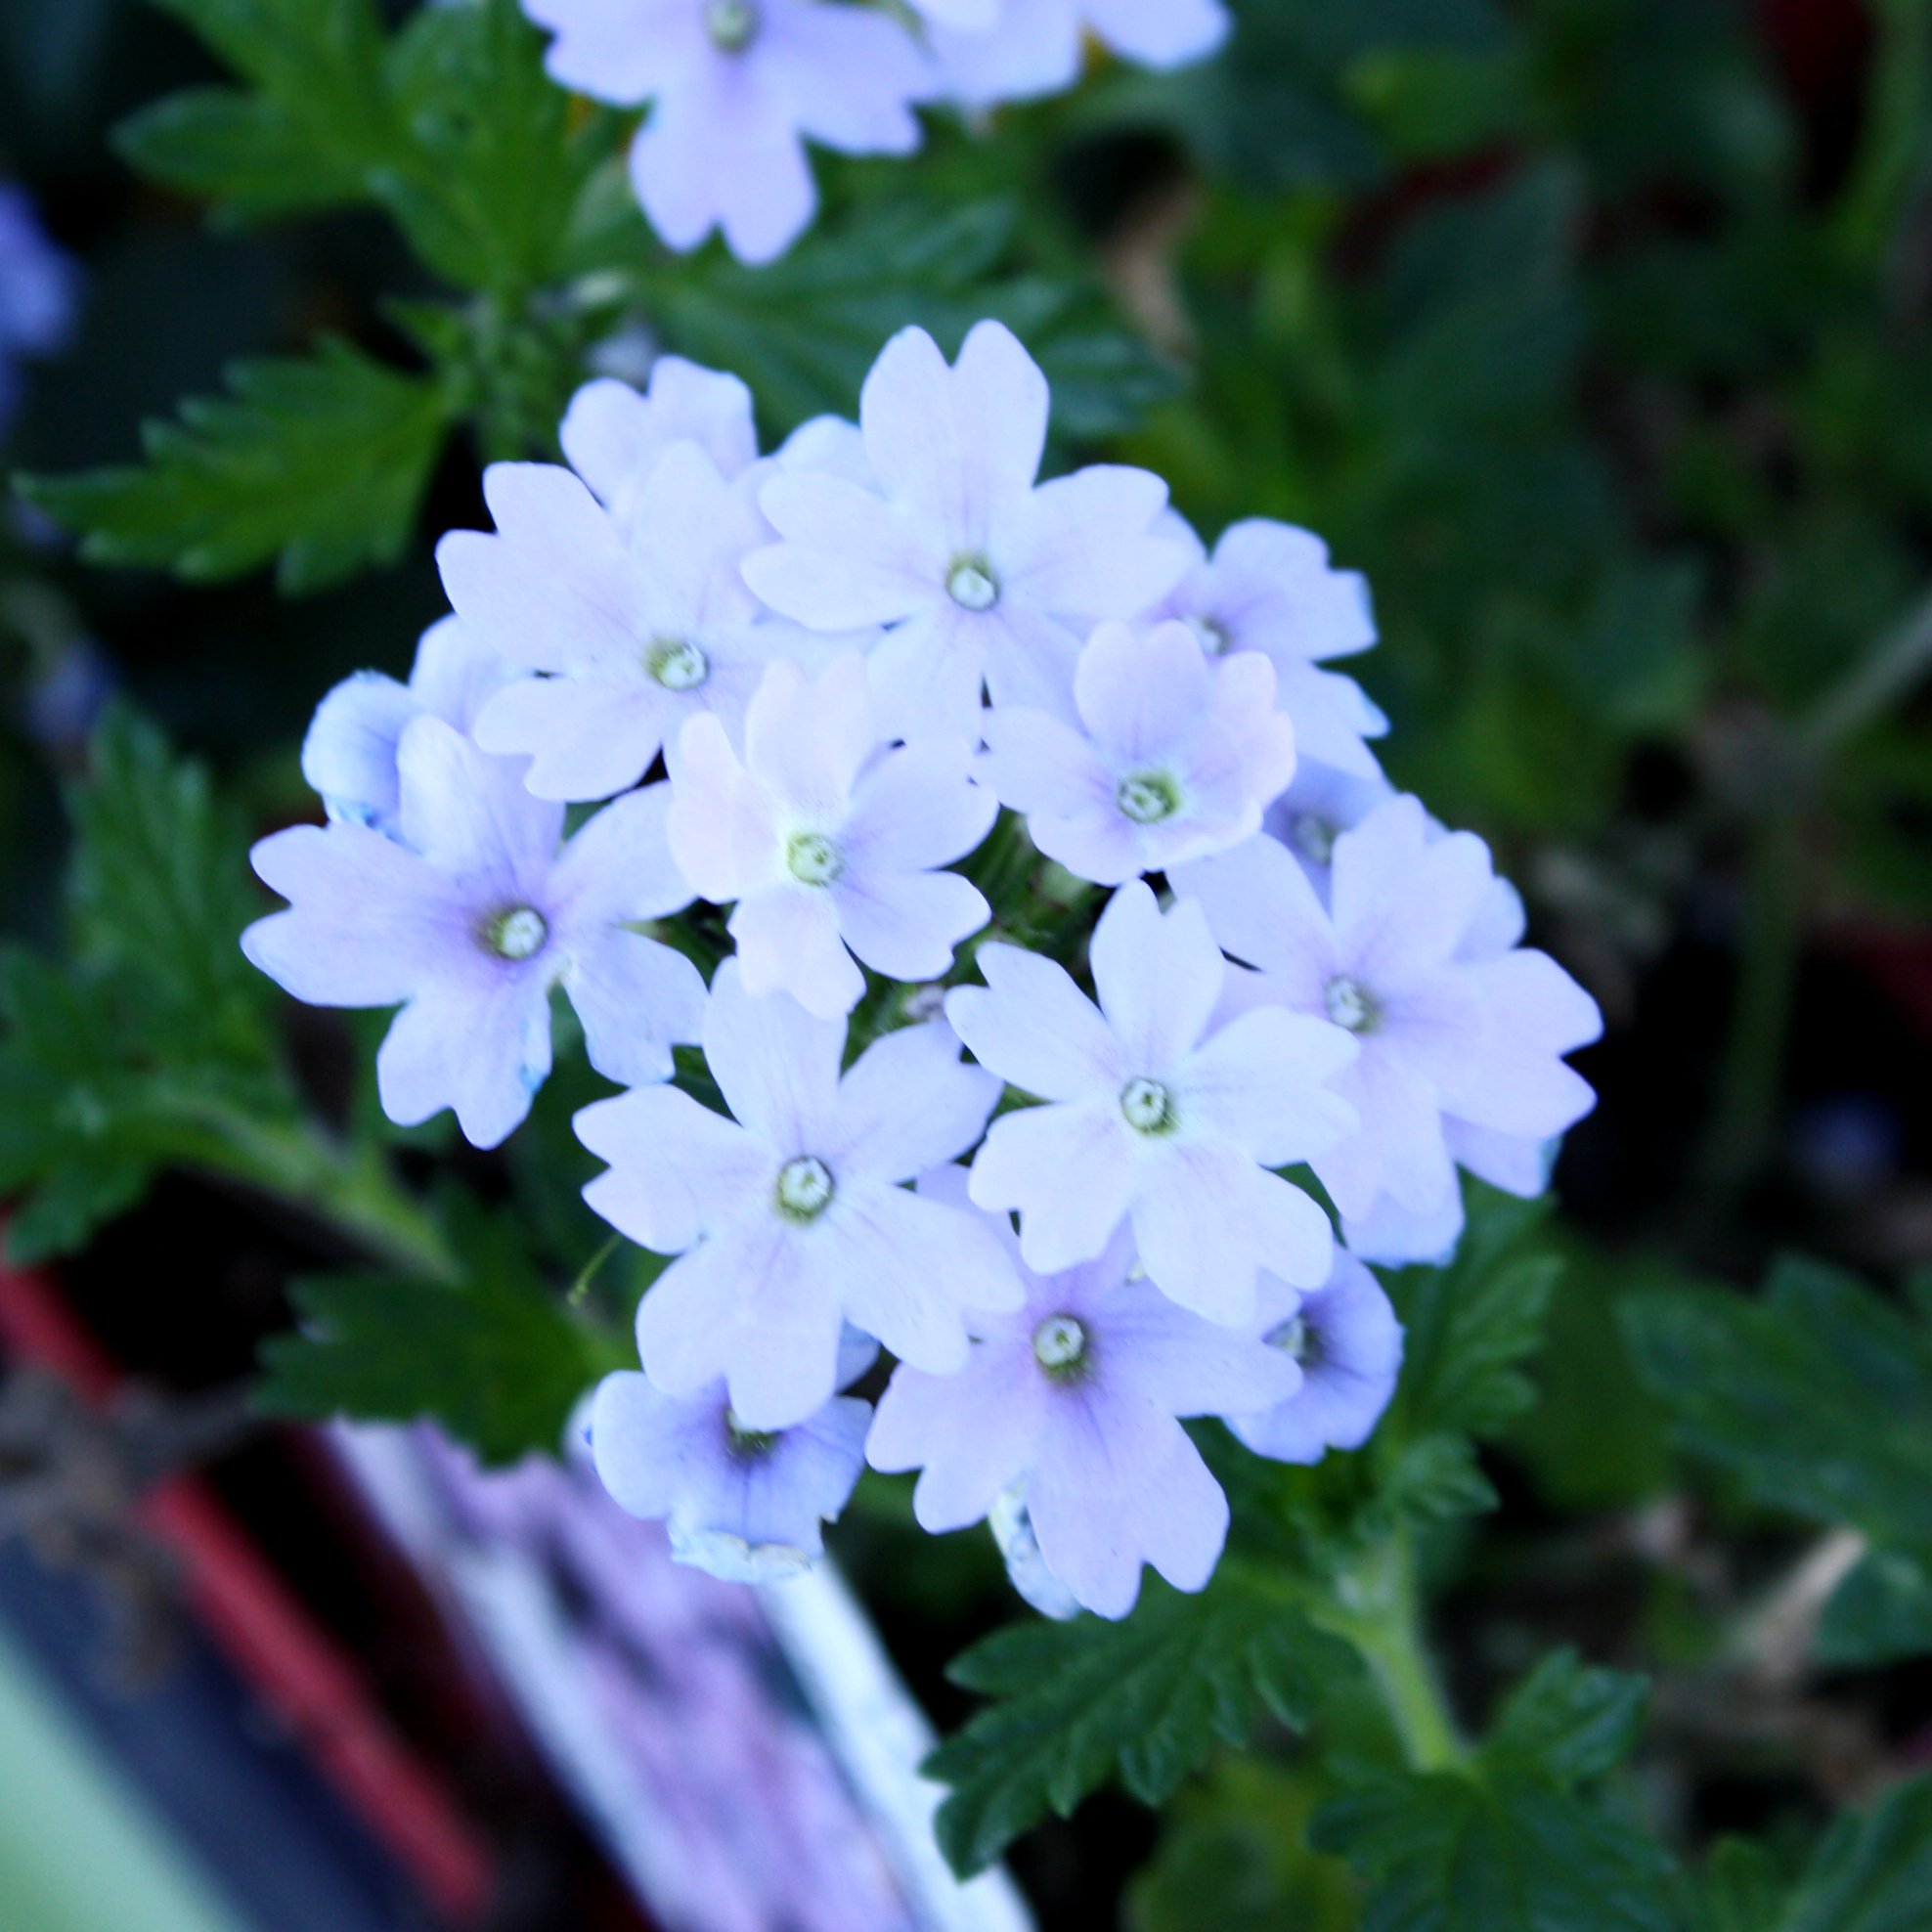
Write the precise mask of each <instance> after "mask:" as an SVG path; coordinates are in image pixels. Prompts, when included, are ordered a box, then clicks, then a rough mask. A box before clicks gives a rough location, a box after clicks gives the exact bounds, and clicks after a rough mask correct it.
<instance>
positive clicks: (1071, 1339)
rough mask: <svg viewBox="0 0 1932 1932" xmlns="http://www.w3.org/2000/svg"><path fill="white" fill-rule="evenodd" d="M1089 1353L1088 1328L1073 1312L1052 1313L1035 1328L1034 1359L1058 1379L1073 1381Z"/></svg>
mask: <svg viewBox="0 0 1932 1932" xmlns="http://www.w3.org/2000/svg"><path fill="white" fill-rule="evenodd" d="M1086 1352H1087V1332H1086V1329H1085V1328H1084V1327H1083V1326H1082V1325H1081V1324H1080V1323H1079V1322H1076V1320H1075V1319H1074V1317H1073V1316H1072V1315H1049V1316H1047V1318H1046V1320H1045V1321H1043V1322H1042V1323H1040V1325H1039V1327H1038V1328H1036V1329H1034V1331H1033V1360H1034V1361H1036V1362H1037V1363H1038V1364H1039V1365H1040V1367H1041V1368H1043V1369H1044V1370H1045V1371H1046V1372H1047V1374H1048V1375H1050V1376H1052V1377H1053V1378H1054V1380H1055V1381H1057V1382H1065V1381H1070V1380H1072V1378H1073V1377H1074V1376H1075V1375H1076V1374H1077V1373H1078V1371H1079V1368H1080V1365H1081V1363H1083V1362H1084V1361H1085V1360H1086Z"/></svg>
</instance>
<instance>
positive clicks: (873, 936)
mask: <svg viewBox="0 0 1932 1932" xmlns="http://www.w3.org/2000/svg"><path fill="white" fill-rule="evenodd" d="M883 745H884V738H883V734H882V732H881V729H880V726H879V724H878V721H877V718H876V716H875V712H874V707H873V702H872V695H871V688H870V684H869V681H868V679H867V675H866V667H865V664H864V662H863V661H862V660H861V659H860V658H858V657H857V656H856V655H848V656H845V657H842V658H840V659H838V660H837V661H836V662H835V663H834V664H833V665H832V666H831V667H830V668H829V669H828V670H827V671H826V672H825V673H824V675H823V676H822V677H820V678H819V679H818V680H817V681H816V682H815V683H814V682H812V681H810V680H808V679H807V678H806V676H805V674H804V673H803V672H802V671H800V670H799V669H798V668H797V667H796V666H794V665H790V664H777V665H773V666H772V667H771V669H770V670H769V671H768V673H767V674H766V679H765V681H764V683H763V684H761V685H760V687H759V690H758V694H757V696H756V697H754V698H753V700H752V702H751V707H750V710H749V712H748V714H747V717H746V720H745V755H744V758H743V759H742V760H740V759H739V757H738V755H737V753H736V752H735V751H733V750H732V748H731V744H730V741H729V739H728V738H727V737H726V736H725V733H724V728H723V726H722V725H721V724H719V722H718V721H717V720H716V719H710V718H705V719H696V720H693V721H692V722H691V723H690V724H687V725H686V726H685V727H684V733H683V736H682V737H681V739H680V740H679V746H678V752H679V755H678V759H677V762H676V766H675V768H674V771H673V776H672V782H673V789H674V791H675V793H676V798H677V803H676V804H675V805H674V806H673V807H672V812H671V819H670V835H671V850H672V852H673V854H674V855H675V856H676V857H677V859H678V862H679V864H680V865H681V866H682V867H683V870H684V875H685V877H686V878H688V879H689V880H690V882H691V884H692V885H693V886H694V887H695V888H696V889H697V891H698V892H699V893H700V894H702V896H703V897H704V898H706V899H708V900H712V901H713V902H714V903H715V904H721V905H723V904H731V903H733V902H735V910H734V911H733V912H732V914H731V936H732V938H733V939H734V940H736V942H737V944H738V958H739V963H740V966H741V969H742V971H743V973H744V980H745V986H746V988H747V989H748V990H750V991H751V992H753V993H765V992H770V991H772V990H774V989H778V988H782V989H783V990H785V991H787V992H789V993H790V994H791V995H792V996H793V997H794V998H796V999H797V1000H798V1001H799V1002H800V1003H801V1004H802V1005H803V1006H805V1007H806V1008H807V1009H808V1010H809V1011H811V1012H812V1013H816V1014H818V1015H820V1016H821V1017H823V1018H828V1019H829V1018H833V1017H835V1016H837V1015H839V1014H843V1013H848V1012H850V1011H851V1010H852V1008H853V1007H854V1005H856V1003H857V1000H858V997H859V995H860V994H861V993H862V992H863V991H864V989H865V976H864V975H863V974H862V973H861V972H860V971H859V970H858V967H857V965H856V963H855V962H854V954H856V955H857V957H858V958H859V959H862V960H863V961H864V962H865V963H866V965H868V966H870V967H872V968H874V969H875V970H876V971H878V972H881V973H884V974H887V975H888V976H890V977H891V978H893V979H896V980H904V981H908V982H917V981H921V980H931V979H937V978H938V977H940V975H942V974H944V972H946V971H947V970H948V969H949V968H950V967H951V965H952V950H953V947H954V946H955V945H956V944H958V943H959V942H960V941H961V940H962V939H964V938H965V937H966V936H967V935H968V934H969V933H973V932H977V931H978V930H979V929H980V927H982V926H984V925H985V924H986V923H987V920H988V917H989V916H990V908H989V907H988V904H987V901H986V900H985V899H984V898H983V897H982V896H981V894H980V892H979V890H978V888H977V887H975V886H973V885H971V884H970V883H969V882H968V881H967V880H965V879H962V878H961V877H960V876H959V875H958V874H957V873H955V872H945V871H941V870H939V869H937V868H939V867H941V866H944V865H946V864H948V863H950V861H951V860H953V859H955V858H962V857H964V856H965V855H966V854H967V853H969V852H971V851H972V850H973V848H974V847H975V846H977V845H978V844H979V843H980V842H981V841H982V840H983V839H984V838H985V837H986V835H987V833H988V831H989V830H990V829H991V826H992V821H993V819H994V817H995V816H996V815H997V812H998V810H999V808H998V804H997V801H995V799H994V798H993V796H992V794H991V793H990V792H988V791H986V790H984V789H983V788H982V787H981V786H979V785H977V784H975V783H974V782H973V778H972V775H971V769H970V752H969V747H968V745H967V742H966V741H965V740H964V739H951V740H944V739H942V740H929V741H926V742H923V743H917V744H911V745H901V746H899V747H897V748H894V749H890V750H887V749H883V748H882V747H883Z"/></svg>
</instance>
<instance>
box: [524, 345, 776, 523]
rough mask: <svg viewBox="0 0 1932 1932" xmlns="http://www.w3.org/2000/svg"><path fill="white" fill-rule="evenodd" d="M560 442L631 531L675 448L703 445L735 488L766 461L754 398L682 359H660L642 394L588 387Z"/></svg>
mask: <svg viewBox="0 0 1932 1932" xmlns="http://www.w3.org/2000/svg"><path fill="white" fill-rule="evenodd" d="M557 435H558V440H559V441H560V442H561V443H562V445H563V454H564V457H565V458H566V460H567V461H569V464H570V466H571V468H572V469H574V470H575V471H576V472H577V474H578V475H579V476H581V477H582V478H583V479H584V481H585V482H586V483H588V484H589V485H590V487H591V492H592V494H593V496H594V497H595V498H596V500H597V501H598V502H599V503H600V504H602V505H603V506H604V507H605V508H606V509H608V510H609V511H610V512H611V514H612V516H613V517H615V519H616V520H617V522H618V523H619V525H620V526H623V527H626V528H628V527H630V526H631V525H632V524H633V523H634V522H635V521H636V520H637V491H638V489H640V488H641V487H642V485H643V484H644V483H645V481H646V480H647V479H648V478H649V477H650V474H651V472H652V471H653V470H655V469H656V468H657V466H658V464H659V463H660V462H661V461H663V460H664V458H665V457H666V456H667V455H669V454H670V451H671V449H672V446H673V445H674V444H677V443H695V444H697V446H698V447H699V448H700V449H701V450H703V452H704V453H705V455H706V456H708V457H709V458H710V459H711V461H712V464H713V466H714V467H715V468H716V469H717V471H718V473H719V475H721V476H723V477H724V478H725V479H726V480H727V481H731V480H734V479H736V478H737V477H740V476H742V475H743V474H744V473H745V471H746V470H748V469H749V468H750V467H751V466H752V464H753V463H754V462H756V461H758V425H757V423H756V422H755V420H754V419H753V415H752V399H751V391H750V390H749V389H747V388H746V387H745V385H744V384H743V383H742V382H741V381H739V379H738V378H737V377H736V376H735V375H725V374H722V373H720V372H719V371H717V370H714V369H702V368H700V367H699V366H698V365H697V364H696V363H691V362H686V361H685V360H684V359H683V357H682V356H659V357H658V358H657V360H656V361H655V362H654V363H652V364H651V368H650V381H649V385H648V387H647V388H645V389H644V390H643V391H642V392H641V393H639V392H638V391H637V390H636V389H634V388H632V387H631V385H630V384H629V383H628V382H619V381H617V380H615V379H614V378H613V377H611V376H600V377H599V378H598V379H597V380H596V381H594V382H587V383H585V385H584V386H583V387H582V388H581V389H579V390H578V392H577V393H576V395H574V396H573V397H571V399H570V407H569V409H567V410H566V411H565V412H564V417H563V422H562V425H561V426H560V428H559V429H558V432H557Z"/></svg>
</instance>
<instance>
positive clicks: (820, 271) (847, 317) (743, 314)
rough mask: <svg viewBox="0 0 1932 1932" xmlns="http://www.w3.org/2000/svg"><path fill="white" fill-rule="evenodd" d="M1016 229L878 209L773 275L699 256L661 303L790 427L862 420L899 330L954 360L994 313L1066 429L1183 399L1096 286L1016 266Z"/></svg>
mask: <svg viewBox="0 0 1932 1932" xmlns="http://www.w3.org/2000/svg"><path fill="white" fill-rule="evenodd" d="M1016 225H1017V211H1016V210H1015V209H1014V207H1013V206H1012V205H1011V204H1010V203H1006V202H1000V201H980V202H974V203H969V204H967V205H966V206H963V207H958V208H935V207H932V206H928V205H923V204H921V203H918V202H913V201H901V202H897V203H894V204H890V205H887V206H883V207H882V206H879V205H877V204H873V205H870V206H868V207H867V208H866V210H865V214H864V219H863V221H862V222H849V223H847V224H846V225H845V226H844V227H843V228H830V229H826V230H823V231H821V232H819V233H815V234H813V235H811V236H808V237H807V238H806V240H805V241H803V242H801V243H800V244H799V245H798V246H797V247H796V248H795V249H793V250H792V252H791V253H790V254H788V255H787V256H785V258H784V259H783V260H782V261H779V262H775V263H773V264H772V265H771V266H770V267H768V268H761V269H746V268H741V267H738V266H736V265H734V264H729V263H724V262H720V261H717V260H716V259H714V258H712V257H709V256H698V257H694V258H693V259H692V260H690V261H689V262H687V263H684V264H681V265H679V266H676V267H672V268H670V269H668V270H667V272H666V273H665V275H664V276H663V278H662V279H661V280H659V281H657V282H655V283H654V284H653V286H652V289H651V295H652V300H653V303H654V306H655V307H656V308H657V310H658V313H659V314H660V315H661V317H662V319H663V325H664V329H665V332H666V334H667V336H668V337H669V339H670V340H671V342H672V343H673V344H674V345H675V346H676V347H677V348H679V349H680V350H681V351H682V352H683V353H684V354H685V355H688V356H690V357H691V358H693V360H695V361H698V362H708V363H711V364H713V365H714V366H716V367H718V368H722V369H729V370H733V371H735V372H736V373H738V374H739V375H742V376H743V377H744V378H745V380H746V381H747V382H749V383H750V384H751V386H752V391H753V393H754V394H755V395H756V396H757V398H758V400H759V404H760V407H761V409H763V410H764V411H765V412H767V413H768V416H769V417H770V418H771V421H772V423H773V425H774V426H775V427H777V428H782V429H789V428H791V427H793V426H794V425H796V424H797V423H799V422H802V421H804V420H805V419H806V418H807V417H813V416H819V415H824V414H826V413H828V412H831V413H836V414H838V415H841V416H850V415H852V414H854V412H855V410H856V402H857V397H858V389H859V384H860V383H861V382H862V381H863V380H864V378H865V372H866V371H867V370H868V369H869V368H870V367H871V365H872V362H873V359H874V358H875V357H876V356H877V355H878V353H879V350H880V348H881V347H882V346H883V345H884V343H885V342H886V340H887V338H888V337H889V336H891V335H893V334H894V333H895V332H897V331H898V330H899V329H904V328H908V327H911V326H913V325H917V326H918V327H921V328H924V329H929V330H930V331H931V332H932V334H933V335H934V336H936V337H937V338H938V340H939V342H940V344H941V346H942V347H943V348H944V349H945V351H946V353H947V354H948V355H951V354H954V353H956V352H957V350H958V346H959V342H960V339H961V338H962V337H963V336H964V335H965V333H966V331H967V329H970V328H971V327H972V326H973V324H974V323H976V322H978V321H980V320H982V319H983V318H984V317H987V316H992V317H995V318H997V319H998V320H999V321H1002V322H1004V323H1006V324H1007V325H1008V327H1009V328H1011V329H1014V330H1015V331H1016V333H1018V334H1019V335H1020V336H1021V337H1022V338H1023V339H1024V340H1025V341H1026V342H1027V344H1028V346H1029V347H1030V348H1031V349H1032V352H1033V354H1034V355H1035V356H1037V357H1038V359H1039V362H1040V366H1041V367H1042V368H1043V369H1044V370H1045V371H1046V373H1047V375H1048V377H1049V378H1050V379H1051V381H1052V384H1053V406H1054V424H1055V428H1056V430H1057V431H1058V433H1059V434H1061V435H1062V436H1065V437H1069V438H1073V439H1080V438H1087V437H1094V436H1104V435H1110V434H1113V433H1115V432H1117V431H1119V430H1120V429H1122V428H1124V427H1126V426H1127V425H1128V424H1130V423H1132V422H1134V421H1135V420H1137V419H1138V417H1140V415H1141V414H1142V413H1143V412H1144V411H1145V410H1146V409H1147V407H1148V406H1149V405H1150V404H1152V403H1155V402H1158V401H1161V400H1162V399H1163V398H1164V397H1166V396H1168V395H1170V394H1171V393H1172V392H1173V390H1174V388H1175V386H1176V382H1175V375H1174V372H1173V371H1172V370H1170V369H1169V368H1168V367H1167V366H1166V365H1165V364H1164V363H1163V362H1162V361H1161V360H1160V358H1159V357H1157V356H1156V355H1154V354H1153V353H1152V351H1150V350H1149V349H1147V348H1146V347H1145V346H1144V345H1143V344H1141V343H1139V342H1137V341H1135V340H1134V339H1133V338H1132V337H1131V336H1128V335H1126V334H1124V333H1122V332H1121V330H1120V329H1119V328H1118V327H1116V326H1114V325H1112V324H1110V323H1109V322H1108V321H1107V318H1106V313H1105V310H1104V308H1103V307H1101V305H1100V304H1099V303H1098V302H1097V301H1096V300H1095V298H1094V296H1093V294H1092V292H1091V290H1090V289H1088V288H1085V287H1083V286H1082V285H1079V284H1078V283H1075V282H1071V281H1067V280H1064V279H1054V278H1051V277H1048V276H1044V275H1040V274H1034V273H1022V272H1015V271H1014V270H1013V269H1012V267H1011V261H1010V258H1011V256H1012V253H1013V243H1014V236H1015V230H1016Z"/></svg>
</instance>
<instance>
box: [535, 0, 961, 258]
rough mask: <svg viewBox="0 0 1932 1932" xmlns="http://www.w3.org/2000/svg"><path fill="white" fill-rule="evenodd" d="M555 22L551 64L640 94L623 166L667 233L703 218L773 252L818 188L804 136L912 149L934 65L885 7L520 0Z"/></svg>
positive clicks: (570, 80) (541, 19)
mask: <svg viewBox="0 0 1932 1932" xmlns="http://www.w3.org/2000/svg"><path fill="white" fill-rule="evenodd" d="M523 7H524V11H525V13H527V14H528V15H529V16H530V18H531V19H532V20H533V21H535V22H537V24H538V25H539V26H544V27H549V29H550V30H551V31H552V32H554V33H555V35H556V38H555V39H554V40H553V41H552V42H551V43H550V48H549V54H548V56H547V57H546V66H548V67H549V71H550V73H551V75H552V76H553V77H554V78H555V79H557V80H559V81H561V82H562V83H563V85H564V86H566V87H574V88H576V89H578V90H579V91H580V92H582V93H585V94H589V95H591V96H593V98H594V99H596V100H599V101H609V102H612V103H614V104H616V105H617V106H619V107H637V106H641V105H642V104H644V103H646V102H648V103H650V104H651V107H650V113H649V115H648V117H647V118H646V120H645V122H644V125H643V128H642V130H641V132H639V134H638V135H637V141H636V143H635V145H634V146H633V148H632V150H631V177H632V180H633V182H634V184H635V185H636V188H637V198H638V200H639V201H641V202H642V204H643V209H644V213H645V214H646V215H648V216H649V217H650V221H651V225H652V227H654V228H655V229H656V230H657V232H658V234H659V235H661V236H662V237H663V238H664V240H665V241H667V242H669V243H670V245H671V246H672V247H674V248H694V247H696V246H697V244H698V243H699V242H700V241H703V240H704V239H705V237H706V236H707V235H709V234H710V233H711V231H712V230H713V229H714V228H722V229H723V230H724V240H725V241H726V242H728V243H729V245H730V247H731V250H732V252H733V253H734V254H736V255H737V256H738V257H739V259H740V260H742V261H746V262H752V263H759V262H768V261H771V260H774V259H775V258H776V257H777V256H779V255H781V254H783V253H784V252H785V250H786V249H787V248H789V247H790V246H791V244H792V243H793V242H794V241H797V240H798V238H799V236H800V235H801V234H802V233H803V232H804V231H805V229H806V227H807V225H808V224H809V223H810V222H811V220H812V213H813V210H814V209H815V208H816V206H817V191H816V189H815V188H814V186H813V184H812V169H811V165H810V163H809V162H808V161H807V159H806V154H805V143H806V142H807V141H808V140H811V141H816V142H818V143H820V144H821V145H822V146H824V147H827V148H835V149H837V150H839V151H840V152H841V153H843V154H910V153H912V151H913V150H914V149H915V148H917V147H918V145H919V122H918V118H917V116H916V115H914V114H913V112H912V110H911V109H912V104H913V103H914V102H918V101H926V100H930V99H932V98H933V96H934V94H935V92H936V80H935V76H934V74H933V70H932V67H931V66H930V64H929V63H928V62H927V60H926V58H925V57H924V55H923V54H922V53H921V51H920V49H919V48H918V46H917V45H916V44H915V43H914V42H913V40H912V38H911V37H910V35H908V34H907V33H906V31H905V29H904V28H903V27H902V26H900V23H899V22H896V21H894V20H892V19H890V18H889V17H887V16H886V15H884V14H881V13H875V12H872V11H870V10H869V9H866V8H861V7H853V6H828V5H824V4H822V3H821V0H523Z"/></svg>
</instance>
